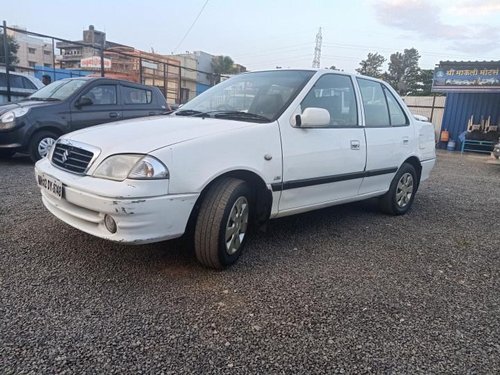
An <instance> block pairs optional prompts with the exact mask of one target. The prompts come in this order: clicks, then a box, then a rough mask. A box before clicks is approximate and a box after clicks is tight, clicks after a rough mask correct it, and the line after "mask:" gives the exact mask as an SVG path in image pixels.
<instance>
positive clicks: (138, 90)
mask: <svg viewBox="0 0 500 375" xmlns="http://www.w3.org/2000/svg"><path fill="white" fill-rule="evenodd" d="M120 90H121V97H122V102H123V118H125V119H127V118H134V117H145V116H155V115H159V114H161V113H162V112H164V110H161V109H160V108H159V107H158V105H157V103H156V97H155V95H154V92H153V90H152V89H148V88H145V87H135V86H128V85H120Z"/></svg>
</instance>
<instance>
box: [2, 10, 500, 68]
mask: <svg viewBox="0 0 500 375" xmlns="http://www.w3.org/2000/svg"><path fill="white" fill-rule="evenodd" d="M1 2H2V3H3V4H2V5H1V7H0V8H1V13H0V18H1V19H2V20H5V21H7V24H8V25H9V26H12V25H18V26H22V27H25V28H27V29H28V30H29V31H34V32H38V33H43V34H49V35H54V36H58V37H61V38H64V39H70V40H80V39H82V31H83V30H84V29H86V28H88V26H89V25H94V26H95V28H96V29H97V30H102V31H105V32H106V38H107V40H109V41H113V42H117V43H121V44H125V45H129V46H133V47H135V48H137V49H141V50H145V51H151V49H154V51H155V52H157V53H161V54H171V53H184V52H186V51H199V50H201V51H205V52H208V53H211V54H213V55H227V56H230V57H231V58H232V59H233V60H234V61H235V62H236V63H239V64H241V65H243V66H245V67H247V69H249V70H260V69H270V68H275V67H277V66H279V67H283V68H288V67H290V68H308V67H311V66H312V61H313V57H314V48H315V43H316V34H317V33H318V30H319V28H320V27H321V30H322V45H321V67H325V68H327V67H330V66H332V65H334V66H336V67H337V68H338V69H342V70H345V71H354V69H356V68H358V67H359V62H360V61H361V60H363V59H365V58H366V56H367V54H368V53H369V52H372V53H374V52H378V53H380V54H382V55H383V56H384V57H386V58H387V59H388V58H389V56H390V55H391V54H392V53H394V52H397V51H400V52H402V51H403V50H404V49H405V48H412V47H414V48H416V49H417V50H418V51H419V53H420V55H421V59H420V67H421V68H423V69H432V68H434V67H435V65H436V64H438V63H439V61H444V60H456V61H476V60H496V61H498V60H500V0H454V1H451V0H432V1H431V0H350V1H345V0H342V1H340V0H330V1H327V0H302V1H294V0H274V1H272V0H267V1H265V0H253V1H248V0H247V1H240V0H182V1H171V0H163V1H161V0H142V1H137V0H85V1H70V2H68V1H67V0H65V1H60V0H50V1H45V2H43V3H42V2H40V1H37V0H35V1H34V0H22V1H8V0H1ZM386 67H387V64H386V66H385V68H386Z"/></svg>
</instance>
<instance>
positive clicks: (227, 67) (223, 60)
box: [210, 56, 238, 84]
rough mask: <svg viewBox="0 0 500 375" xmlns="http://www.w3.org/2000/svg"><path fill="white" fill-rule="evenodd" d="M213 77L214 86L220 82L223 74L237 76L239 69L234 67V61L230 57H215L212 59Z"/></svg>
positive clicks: (211, 78) (211, 79)
mask: <svg viewBox="0 0 500 375" xmlns="http://www.w3.org/2000/svg"><path fill="white" fill-rule="evenodd" d="M212 71H213V75H212V76H211V77H210V81H211V82H212V84H216V83H219V82H220V76H221V74H235V73H238V69H237V68H236V67H235V65H234V61H233V59H232V58H230V57H229V56H214V57H213V58H212Z"/></svg>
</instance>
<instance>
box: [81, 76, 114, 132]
mask: <svg viewBox="0 0 500 375" xmlns="http://www.w3.org/2000/svg"><path fill="white" fill-rule="evenodd" d="M81 98H89V99H90V100H91V103H92V104H90V105H85V106H78V105H77V101H78V100H79V99H81ZM121 119H122V110H121V105H120V102H119V92H118V85H117V84H112V83H101V84H95V85H92V86H91V87H89V88H88V89H87V90H84V91H83V92H82V94H81V95H80V96H78V98H76V99H75V101H74V103H73V105H72V110H71V120H72V126H71V127H72V130H78V129H82V128H85V127H87V126H92V125H98V124H104V123H107V122H112V121H117V120H121Z"/></svg>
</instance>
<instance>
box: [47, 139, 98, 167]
mask: <svg viewBox="0 0 500 375" xmlns="http://www.w3.org/2000/svg"><path fill="white" fill-rule="evenodd" d="M54 147H55V148H54V153H53V154H52V163H53V164H54V165H56V166H58V167H59V168H62V169H65V170H67V171H69V172H73V173H85V171H86V170H87V167H88V166H89V163H90V161H91V160H92V158H93V157H94V153H93V152H91V151H88V150H84V149H83V148H79V147H75V146H72V145H69V144H65V143H61V142H57V143H56V145H55V146H54Z"/></svg>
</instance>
